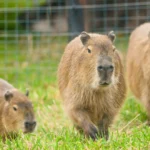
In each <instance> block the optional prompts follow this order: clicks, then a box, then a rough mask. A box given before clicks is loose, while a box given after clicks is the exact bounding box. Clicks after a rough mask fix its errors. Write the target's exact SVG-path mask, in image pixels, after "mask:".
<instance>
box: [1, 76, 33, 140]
mask: <svg viewBox="0 0 150 150" xmlns="http://www.w3.org/2000/svg"><path fill="white" fill-rule="evenodd" d="M35 127H36V121H35V117H34V112H33V107H32V103H31V102H30V101H29V99H28V93H26V95H25V94H22V93H21V92H20V91H19V90H17V89H16V88H14V87H13V86H12V85H11V84H9V83H8V82H7V81H5V80H3V79H0V136H2V137H4V138H5V137H8V136H9V137H10V135H14V134H17V133H18V132H19V131H22V132H24V133H29V132H33V131H34V129H35Z"/></svg>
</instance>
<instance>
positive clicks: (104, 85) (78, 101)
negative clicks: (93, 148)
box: [58, 31, 126, 140]
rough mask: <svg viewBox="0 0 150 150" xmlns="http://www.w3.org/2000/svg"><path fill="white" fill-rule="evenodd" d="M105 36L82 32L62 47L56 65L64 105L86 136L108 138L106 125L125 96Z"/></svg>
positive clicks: (108, 38)
mask: <svg viewBox="0 0 150 150" xmlns="http://www.w3.org/2000/svg"><path fill="white" fill-rule="evenodd" d="M114 39H115V34H114V32H113V31H112V32H109V33H108V34H107V35H101V34H96V33H93V34H92V33H86V32H82V33H81V35H79V36H78V37H76V38H75V39H73V40H72V41H71V42H70V43H69V44H68V45H67V47H66V49H65V52H64V54H63V56H62V58H61V61H60V64H59V68H58V85H59V90H60V94H61V96H62V99H63V102H64V107H65V110H66V112H67V113H68V115H69V117H70V118H71V120H72V121H73V123H74V125H75V127H76V128H77V129H79V130H80V131H83V132H84V134H85V136H86V137H90V138H92V139H93V140H95V139H96V138H97V137H98V136H100V137H104V138H105V139H108V136H109V135H108V128H109V126H110V125H111V123H112V121H113V120H114V117H115V116H116V114H117V113H118V111H119V109H120V107H121V105H122V104H123V101H124V99H125V95H126V84H125V79H124V68H123V65H122V61H121V59H120V56H119V53H118V51H117V50H116V48H115V46H114V44H113V41H114Z"/></svg>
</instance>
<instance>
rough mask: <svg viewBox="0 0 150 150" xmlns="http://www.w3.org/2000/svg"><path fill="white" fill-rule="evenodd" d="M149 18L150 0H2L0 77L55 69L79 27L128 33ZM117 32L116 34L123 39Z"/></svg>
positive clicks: (48, 73)
mask: <svg viewBox="0 0 150 150" xmlns="http://www.w3.org/2000/svg"><path fill="white" fill-rule="evenodd" d="M148 21H150V1H149V0H114V1H110V0H93V1H91V0H30V1H29V0H22V1H11V0H5V1H1V2H0V76H1V77H2V78H8V74H12V78H14V79H18V78H19V74H20V73H22V72H24V73H26V74H28V73H29V72H30V71H33V72H32V73H33V74H36V73H37V72H40V71H43V70H46V71H47V72H46V73H45V74H47V75H51V73H53V72H56V68H57V67H56V64H57V63H58V61H59V59H60V56H61V54H62V52H63V49H64V47H65V45H66V43H67V42H68V41H69V40H70V39H72V38H73V37H74V36H76V35H78V34H79V33H80V32H81V31H83V30H86V31H88V32H99V33H103V32H108V31H109V30H114V31H115V32H116V33H117V34H118V35H123V36H124V37H128V35H129V33H130V32H131V31H132V30H133V29H134V28H135V27H136V26H138V25H140V24H142V23H144V22H148ZM123 36H120V37H119V38H122V37H123Z"/></svg>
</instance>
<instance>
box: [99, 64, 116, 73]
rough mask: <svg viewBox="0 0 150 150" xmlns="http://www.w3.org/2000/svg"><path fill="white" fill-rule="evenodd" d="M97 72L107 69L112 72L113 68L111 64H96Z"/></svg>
mask: <svg viewBox="0 0 150 150" xmlns="http://www.w3.org/2000/svg"><path fill="white" fill-rule="evenodd" d="M97 70H98V72H103V71H109V72H112V71H113V70H114V67H113V65H107V66H98V67H97Z"/></svg>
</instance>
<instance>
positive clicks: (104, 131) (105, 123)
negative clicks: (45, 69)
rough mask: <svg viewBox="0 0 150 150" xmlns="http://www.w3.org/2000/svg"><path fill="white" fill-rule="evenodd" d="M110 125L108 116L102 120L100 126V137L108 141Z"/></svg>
mask: <svg viewBox="0 0 150 150" xmlns="http://www.w3.org/2000/svg"><path fill="white" fill-rule="evenodd" d="M109 124H110V120H109V119H108V117H107V116H106V115H104V116H103V118H102V119H101V120H100V122H99V124H98V128H99V134H100V137H101V138H105V139H106V140H108V138H109V131H108V127H109Z"/></svg>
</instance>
